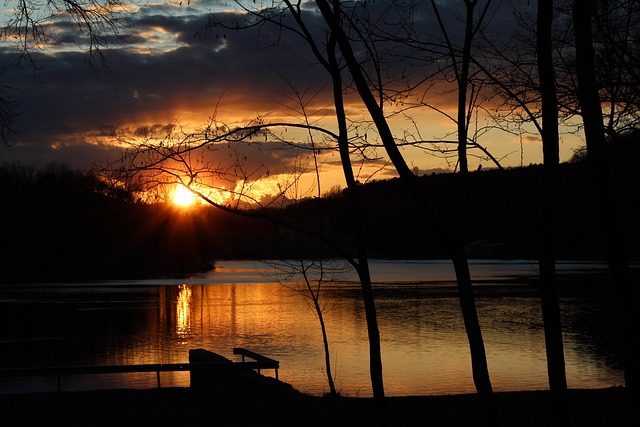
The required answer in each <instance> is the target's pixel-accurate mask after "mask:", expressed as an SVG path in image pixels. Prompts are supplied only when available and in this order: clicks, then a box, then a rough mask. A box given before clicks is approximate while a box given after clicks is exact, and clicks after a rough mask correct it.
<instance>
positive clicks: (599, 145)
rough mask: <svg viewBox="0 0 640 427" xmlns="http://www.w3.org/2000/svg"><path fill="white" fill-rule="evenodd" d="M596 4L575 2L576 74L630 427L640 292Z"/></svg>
mask: <svg viewBox="0 0 640 427" xmlns="http://www.w3.org/2000/svg"><path fill="white" fill-rule="evenodd" d="M593 12H594V2H593V1H592V0H580V1H578V0H575V1H574V2H573V18H574V31H575V43H576V70H577V75H576V77H577V81H578V89H579V90H578V97H579V100H580V107H581V113H582V118H583V123H584V132H585V138H586V142H587V161H588V163H589V165H590V170H591V177H592V182H591V185H592V186H593V188H594V190H595V191H594V194H595V197H596V200H597V201H598V206H599V207H600V217H601V218H602V223H603V225H604V229H605V233H606V246H607V256H608V261H609V272H610V276H611V281H612V283H613V284H614V286H615V288H616V292H617V295H618V298H619V301H620V311H621V316H620V319H621V329H622V331H623V337H624V339H623V354H624V368H625V385H626V391H627V397H628V399H627V404H628V408H629V425H637V424H638V423H639V422H640V391H639V390H638V386H639V385H638V364H639V363H640V353H639V351H638V348H639V347H640V345H639V344H640V343H639V339H638V330H639V328H640V319H639V317H638V311H637V310H638V307H640V291H639V290H638V286H637V284H636V283H633V280H632V278H631V275H630V271H629V261H628V255H627V246H628V243H627V242H626V238H625V236H626V235H627V234H626V233H627V232H628V230H626V229H625V222H623V221H620V220H619V217H620V214H619V213H620V200H619V199H618V194H619V189H618V188H617V187H619V185H620V183H616V182H615V181H614V180H613V179H612V175H611V172H610V171H611V169H610V165H609V162H608V155H607V147H606V140H605V126H604V123H603V114H602V107H601V100H600V97H599V94H598V89H597V88H598V86H597V80H596V72H595V70H596V66H595V55H594V46H593V43H594V42H593V35H592V16H593Z"/></svg>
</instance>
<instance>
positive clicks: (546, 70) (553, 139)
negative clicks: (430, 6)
mask: <svg viewBox="0 0 640 427" xmlns="http://www.w3.org/2000/svg"><path fill="white" fill-rule="evenodd" d="M552 23H553V0H540V1H539V2H538V21H537V39H536V41H537V45H536V51H537V53H538V55H537V56H538V75H539V79H540V98H541V107H542V132H541V135H542V151H543V155H544V183H543V185H544V193H543V194H544V195H543V200H542V212H541V215H542V218H541V228H540V261H539V265H540V295H541V303H542V319H543V322H544V335H545V344H546V352H547V373H548V377H549V388H550V390H551V402H552V408H553V414H554V425H556V426H558V427H560V426H568V425H571V420H570V418H569V411H568V390H567V377H566V372H565V363H564V346H563V342H562V323H561V319H560V306H559V303H558V295H557V289H556V266H555V263H556V235H557V232H556V228H557V211H558V165H559V163H560V160H559V138H558V108H557V104H556V103H557V98H556V82H555V71H554V67H553V54H552V41H551V27H552Z"/></svg>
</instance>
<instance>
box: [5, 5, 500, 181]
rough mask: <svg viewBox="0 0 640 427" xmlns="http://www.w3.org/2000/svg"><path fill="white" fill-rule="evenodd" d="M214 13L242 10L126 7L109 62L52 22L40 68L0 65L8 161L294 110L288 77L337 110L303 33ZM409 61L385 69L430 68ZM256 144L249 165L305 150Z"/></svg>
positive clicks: (420, 12) (92, 151)
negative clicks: (52, 38) (51, 40)
mask: <svg viewBox="0 0 640 427" xmlns="http://www.w3.org/2000/svg"><path fill="white" fill-rule="evenodd" d="M382 3H384V2H381V4H378V3H376V2H374V3H369V4H368V6H369V7H370V12H371V14H372V16H376V14H377V15H382V13H383V10H382V9H376V8H382V7H383V5H382ZM426 3H427V2H419V6H418V7H417V8H415V10H414V13H415V15H414V16H413V17H414V19H415V20H416V22H417V23H419V24H420V26H421V27H420V28H422V29H425V30H426V31H436V30H437V24H436V21H435V19H434V16H433V13H432V12H431V11H430V8H428V7H427V5H426ZM230 4H233V3H232V2H230ZM442 4H444V5H445V6H446V5H451V3H450V2H444V3H442ZM303 6H304V7H308V6H307V5H305V4H303ZM306 11H307V13H306V14H305V16H306V17H307V19H308V20H309V21H308V22H309V28H311V30H312V31H314V32H317V33H318V34H321V33H322V31H323V30H322V28H323V27H322V22H321V18H320V16H319V15H318V14H317V13H313V12H312V11H311V10H310V9H306ZM212 13H213V16H215V19H217V20H219V21H220V22H225V23H227V24H228V25H229V26H233V24H234V22H235V21H236V20H237V19H238V17H239V15H238V12H237V11H234V10H231V9H229V6H228V5H227V2H221V1H214V0H209V1H192V2H183V3H182V6H181V4H180V2H178V1H173V2H171V3H162V4H154V3H148V4H146V5H142V6H140V7H139V9H137V11H136V13H133V14H128V15H123V18H124V19H125V21H124V24H125V25H124V26H123V27H122V28H123V29H125V30H126V31H123V34H124V35H126V37H123V38H113V37H111V38H109V39H108V41H109V42H110V44H109V48H108V49H105V50H104V53H105V54H106V59H107V64H108V66H109V67H108V70H107V72H106V73H105V74H103V73H100V72H96V71H95V70H93V69H92V68H91V67H90V66H89V64H88V63H87V57H86V53H85V52H83V51H82V50H81V49H78V48H77V46H78V45H82V43H83V42H84V41H85V38H84V36H82V35H81V34H79V33H78V31H77V27H76V26H74V25H70V23H69V22H63V21H58V22H55V23H54V25H55V27H52V29H55V35H56V40H57V41H58V44H57V45H55V46H49V47H47V48H46V49H44V50H41V51H34V52H33V55H32V56H33V59H34V60H35V63H36V65H37V66H38V69H37V70H33V69H31V68H29V67H28V66H27V65H25V64H21V65H20V66H14V67H8V68H6V70H5V74H4V76H3V77H2V79H3V80H2V82H4V83H5V84H7V85H9V86H11V87H13V88H14V92H13V93H14V95H15V97H16V99H17V101H18V112H19V114H20V116H19V119H18V122H17V123H16V125H17V127H18V129H19V130H20V133H19V134H17V135H15V136H14V138H13V140H12V143H13V147H12V148H11V149H10V150H7V149H2V150H0V162H2V161H6V160H17V161H24V162H26V163H35V164H37V165H40V164H42V163H43V162H46V161H52V160H54V161H59V162H64V163H68V164H70V165H71V166H73V167H82V168H84V167H88V166H90V165H91V164H94V163H96V162H100V161H102V160H104V158H105V156H107V157H109V158H111V157H112V156H114V155H115V153H116V152H117V145H116V144H115V141H114V139H113V137H112V135H111V133H112V131H113V129H114V128H118V129H120V130H126V132H127V133H128V134H130V135H132V136H138V137H139V136H142V135H144V134H145V133H153V132H162V131H166V129H168V128H169V127H171V126H173V125H175V124H176V123H178V124H180V125H182V126H185V127H187V128H188V127H196V126H198V125H203V124H205V123H206V122H207V120H208V118H209V117H210V116H211V115H213V114H216V115H217V117H218V118H219V119H221V120H225V121H229V122H234V123H238V122H241V121H246V120H250V119H252V118H255V117H256V116H258V115H267V116H268V117H269V118H270V119H274V120H275V119H289V120H291V116H288V114H291V113H292V111H294V110H295V109H296V108H299V106H298V105H296V102H295V94H294V92H293V90H292V88H295V89H297V90H298V91H300V93H306V95H305V96H303V98H305V100H306V101H308V102H309V105H307V106H306V107H307V108H308V109H309V111H313V112H316V114H317V115H316V117H315V118H316V119H319V118H321V117H322V116H323V115H324V114H329V115H330V113H331V109H330V107H331V93H330V85H329V81H328V77H327V75H326V72H325V71H324V70H323V69H322V67H321V66H320V65H318V64H317V61H316V59H315V58H313V56H312V55H311V52H310V49H309V46H308V45H307V44H306V42H305V41H304V40H302V39H301V38H300V37H297V36H293V35H292V34H291V33H288V34H284V35H283V34H282V33H281V32H279V31H278V30H277V29H276V28H274V27H272V26H256V27H254V28H252V29H250V30H242V31H238V30H234V29H224V28H222V27H217V28H210V27H208V24H209V22H210V18H211V16H212ZM443 15H444V16H445V19H446V20H447V25H450V26H451V27H450V28H452V29H453V28H457V27H456V25H457V26H459V25H460V24H459V23H457V24H456V23H455V20H456V19H457V18H456V14H451V13H445V14H443ZM400 16H402V15H400V14H398V15H397V16H396V17H400ZM496 16H498V15H496ZM500 16H502V15H500ZM287 22H288V21H287ZM319 40H324V38H323V37H320V38H319ZM379 46H380V48H381V49H382V47H383V45H382V44H380V45H379ZM320 47H321V48H322V46H320ZM10 54H11V50H10V47H8V46H2V45H0V60H1V61H3V62H2V63H7V61H8V57H9V56H10ZM413 64H414V62H412V61H410V60H408V59H406V61H405V62H398V64H389V67H391V68H389V70H388V71H389V78H393V77H394V76H395V74H394V73H398V74H400V73H405V72H407V70H410V71H411V72H414V73H416V76H418V77H420V76H421V74H420V73H424V72H427V71H428V70H427V69H426V68H425V66H424V64H425V63H424V62H422V68H419V67H413V66H412V65H413ZM410 65H411V66H410ZM425 70H426V71H425ZM312 94H314V96H313V97H312V96H311V95H312ZM434 97H436V98H437V99H438V101H439V102H441V103H442V104H441V105H445V104H446V108H449V106H452V105H455V99H454V97H451V96H444V95H443V93H442V92H441V91H437V90H434ZM349 99H350V100H353V105H352V109H353V110H352V111H355V109H356V108H360V107H359V100H358V99H357V97H356V96H355V95H354V94H353V92H352V93H351V94H350V96H349ZM445 101H446V102H445ZM283 104H286V105H287V108H285V107H283ZM255 147H257V144H256V146H248V147H247V148H243V150H247V158H253V156H255V159H256V160H255V162H254V163H255V164H252V165H251V167H258V163H264V164H265V165H266V168H267V169H268V170H270V171H276V170H287V169H290V168H292V167H293V165H295V161H296V159H298V160H299V159H300V157H299V156H300V154H299V153H298V154H295V155H294V150H288V151H286V150H280V151H276V150H271V149H270V147H269V148H266V147H265V148H263V149H262V150H263V151H261V152H257V149H256V148H255ZM252 161H253V160H252Z"/></svg>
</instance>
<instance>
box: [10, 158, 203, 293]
mask: <svg viewBox="0 0 640 427" xmlns="http://www.w3.org/2000/svg"><path fill="white" fill-rule="evenodd" d="M0 189H1V191H2V195H3V208H2V211H1V212H0V222H1V224H2V225H1V227H0V242H2V243H1V247H2V249H1V251H2V252H1V259H0V280H1V281H2V282H25V281H57V280H68V279H78V280H82V279H100V278H114V277H127V278H131V277H140V276H147V275H151V274H153V275H158V274H165V273H175V272H181V271H194V270H196V269H197V268H198V267H199V263H200V262H202V255H203V253H202V252H201V251H202V250H203V247H202V245H201V242H200V241H199V240H198V238H197V237H196V236H197V235H198V229H197V228H198V226H199V224H198V223H197V222H196V221H195V218H186V217H182V216H179V215H176V212H174V211H171V210H170V209H167V207H164V206H158V205H143V204H139V203H133V198H132V196H131V195H130V194H127V193H126V192H124V191H122V190H119V189H117V188H111V187H109V186H108V185H107V184H105V183H104V182H102V181H101V180H99V179H98V178H97V177H96V176H94V175H93V174H88V173H84V172H79V171H74V170H71V169H69V168H68V167H65V166H60V165H49V166H47V167H45V168H43V169H41V170H37V171H36V170H34V169H32V168H28V167H24V166H20V165H9V166H4V167H2V168H0Z"/></svg>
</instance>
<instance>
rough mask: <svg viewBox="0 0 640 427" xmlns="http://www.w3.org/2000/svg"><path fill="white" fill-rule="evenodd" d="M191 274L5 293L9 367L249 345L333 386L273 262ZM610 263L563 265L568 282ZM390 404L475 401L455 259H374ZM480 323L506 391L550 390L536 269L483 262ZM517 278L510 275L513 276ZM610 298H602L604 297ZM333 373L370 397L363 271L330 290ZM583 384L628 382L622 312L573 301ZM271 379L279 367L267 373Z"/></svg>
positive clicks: (580, 295)
mask: <svg viewBox="0 0 640 427" xmlns="http://www.w3.org/2000/svg"><path fill="white" fill-rule="evenodd" d="M216 267H217V268H216V269H215V270H212V271H210V272H208V273H202V274H197V275H193V276H191V277H189V278H181V279H178V278H167V279H153V280H128V281H127V280H119V281H105V282H91V283H72V284H71V283H56V284H26V285H24V284H21V285H15V286H3V287H0V321H1V322H2V325H3V327H2V329H1V330H0V366H2V367H32V366H58V365H62V366H64V365H106V364H109V365H111V364H114V365H115V364H143V363H184V362H187V361H188V350H189V349H193V348H205V349H208V350H211V351H215V352H217V353H219V354H221V355H223V356H225V357H228V358H230V359H232V360H238V359H237V358H236V356H234V355H233V354H232V349H233V348H234V347H244V348H247V349H249V350H252V351H255V352H258V353H260V354H263V355H265V356H267V357H270V358H273V359H276V360H279V361H280V371H279V377H280V379H281V380H283V381H285V382H288V383H290V384H292V385H293V386H294V387H295V388H297V389H298V390H301V391H304V392H308V393H311V394H315V395H320V394H322V393H324V392H326V391H328V386H327V381H326V378H325V377H324V354H323V347H322V336H321V332H320V327H319V324H318V319H317V317H316V315H315V313H314V311H313V309H312V308H311V306H310V305H309V304H308V301H307V300H306V299H305V298H303V297H302V296H301V295H300V293H299V292H297V291H296V290H297V289H298V288H297V287H296V286H297V285H296V284H295V283H288V285H287V286H284V285H283V284H282V283H280V282H279V281H278V280H277V279H280V280H281V278H276V277H275V276H274V275H273V274H271V273H269V272H270V271H271V270H272V269H271V267H269V266H267V265H266V264H263V263H260V262H257V261H220V262H218V263H217V264H216ZM604 267H605V266H604V265H602V264H597V263H559V264H558V270H559V271H561V272H565V273H571V272H587V271H598V270H601V269H603V268H604ZM371 270H372V277H373V280H374V282H375V284H374V289H375V295H376V307H377V311H378V317H379V327H380V333H381V338H382V357H383V371H384V381H385V390H386V393H387V394H388V395H389V396H402V395H435V394H457V393H469V392H474V391H475V389H474V386H473V382H472V377H471V366H470V359H469V350H468V344H467V339H466V334H465V332H464V327H463V324H462V318H461V315H460V309H459V305H458V299H457V292H456V287H455V283H453V282H452V280H453V268H452V266H451V264H450V263H449V262H447V261H386V260H374V261H372V263H371ZM471 271H472V275H473V278H474V280H477V281H478V282H479V284H478V285H476V296H477V306H478V314H479V318H480V323H481V327H482V331H483V335H484V339H485V346H486V350H487V356H488V363H489V370H490V374H491V379H492V382H493V386H494V389H495V390H496V391H511V390H534V389H546V388H548V386H547V379H546V362H545V349H544V331H543V328H542V317H541V313H540V307H539V306H540V304H539V299H538V297H537V293H536V292H535V289H532V287H531V286H530V285H526V284H525V282H526V279H527V278H532V277H535V275H536V271H537V264H536V263H535V262H529V261H473V262H472V264H471ZM506 279H508V280H506ZM597 294H600V293H597ZM321 296H322V298H323V303H324V304H325V309H324V316H325V318H326V323H327V330H328V336H329V344H330V349H331V361H332V364H333V365H332V369H333V372H334V375H335V381H336V386H337V388H338V390H339V391H340V392H341V393H342V394H343V395H348V396H371V387H370V380H369V373H368V342H367V332H366V325H365V323H364V309H363V304H362V301H361V297H360V292H359V288H358V284H357V282H356V281H355V278H354V276H350V275H346V276H345V275H342V276H340V277H339V278H338V279H334V281H332V282H327V283H325V284H323V287H322V292H321ZM561 310H562V319H563V331H564V343H565V358H566V365H567V380H568V383H569V387H571V388H600V387H609V386H616V385H621V384H623V383H624V378H623V372H622V370H621V366H620V363H619V360H620V354H619V350H618V343H617V340H616V334H615V331H616V328H615V305H614V301H613V300H612V299H610V298H608V297H603V296H596V295H594V294H592V293H589V292H574V293H569V294H566V295H564V294H563V297H562V298H561ZM264 373H265V374H267V375H272V373H271V372H269V371H264ZM161 382H162V386H163V387H164V386H188V385H189V376H188V373H184V372H176V373H171V372H167V373H162V374H161ZM61 385H62V389H63V390H85V389H95V388H114V387H135V388H150V387H155V385H156V376H155V373H151V374H118V375H87V376H69V377H63V380H62V384H61ZM56 387H57V380H56V379H55V378H47V377H42V378H40V377H36V378H20V379H17V378H11V379H0V392H3V393H15V392H27V391H50V390H55V389H56Z"/></svg>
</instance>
